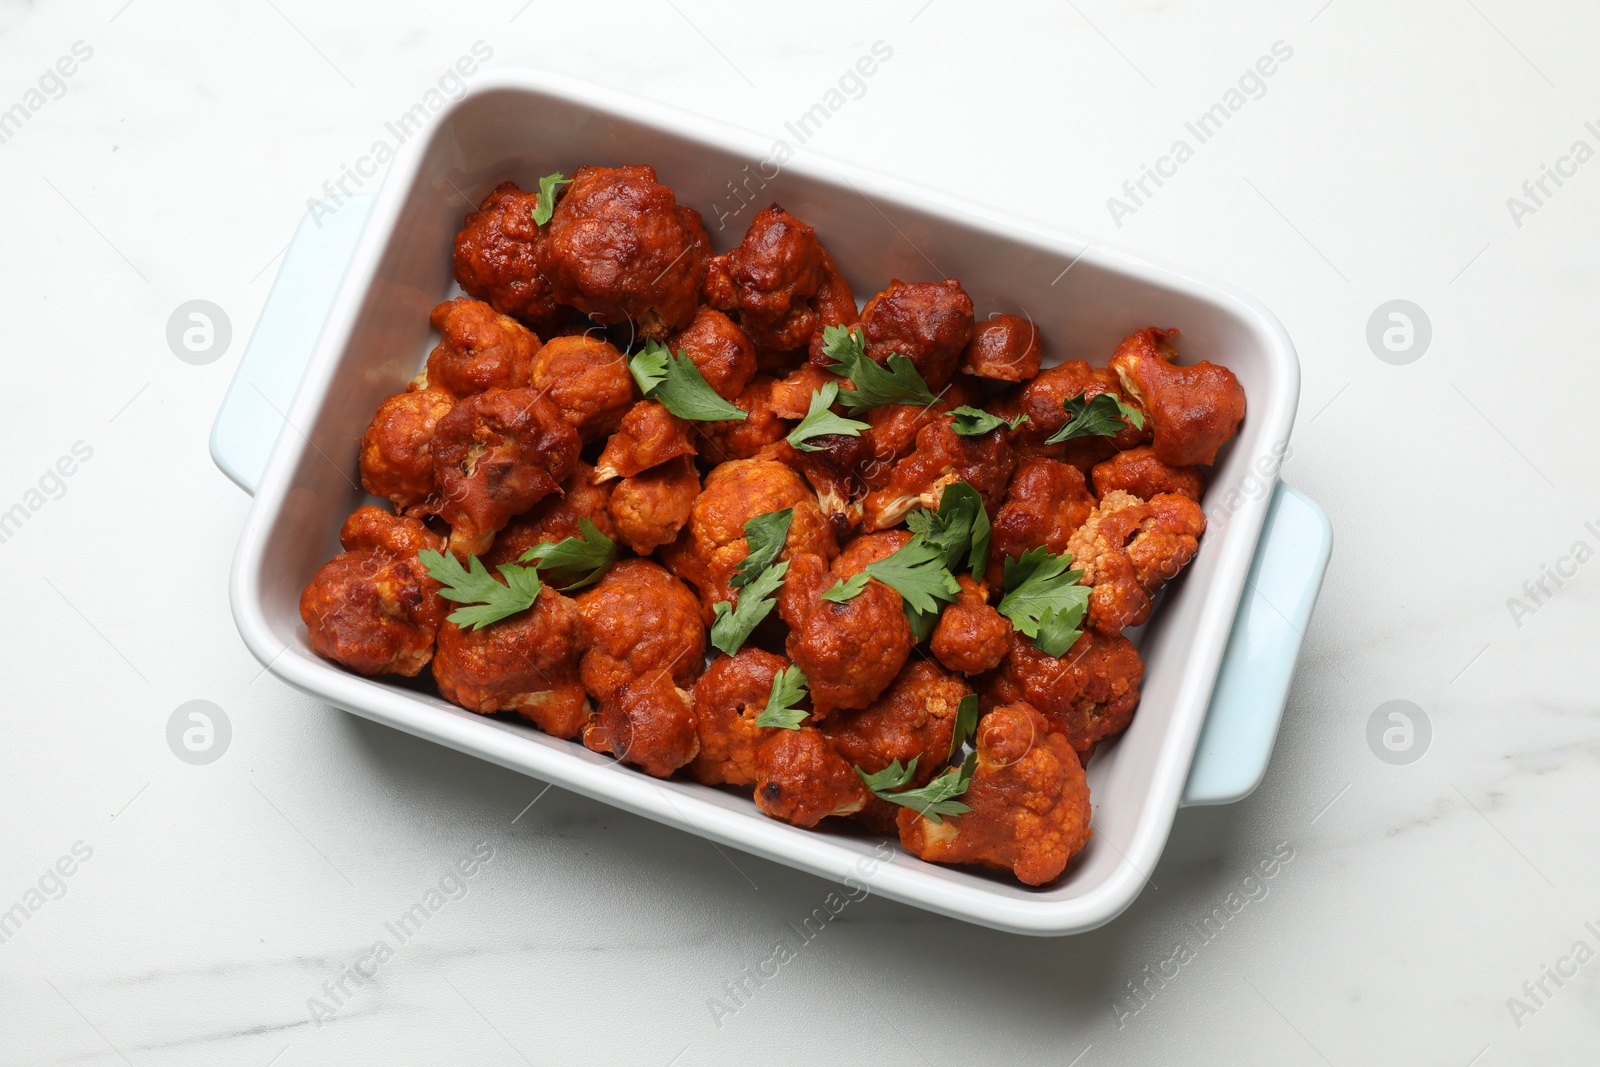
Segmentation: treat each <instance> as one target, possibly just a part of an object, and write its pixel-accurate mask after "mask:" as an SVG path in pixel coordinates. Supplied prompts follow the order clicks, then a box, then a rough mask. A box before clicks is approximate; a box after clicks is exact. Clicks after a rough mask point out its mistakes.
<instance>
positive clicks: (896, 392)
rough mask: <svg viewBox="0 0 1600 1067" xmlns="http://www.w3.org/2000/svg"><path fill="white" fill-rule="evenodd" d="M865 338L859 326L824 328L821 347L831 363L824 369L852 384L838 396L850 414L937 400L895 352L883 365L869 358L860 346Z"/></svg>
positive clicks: (913, 368)
mask: <svg viewBox="0 0 1600 1067" xmlns="http://www.w3.org/2000/svg"><path fill="white" fill-rule="evenodd" d="M865 337H866V335H865V334H864V333H863V332H862V330H861V328H860V327H859V326H854V327H846V326H824V327H823V328H822V347H823V351H824V352H826V353H827V354H828V358H829V359H831V360H833V362H832V363H830V364H828V369H829V370H831V371H833V373H835V374H839V375H843V376H844V377H846V378H849V379H850V380H851V381H852V382H854V383H855V389H854V391H851V390H846V391H844V392H843V393H841V394H840V395H839V401H840V403H842V404H844V406H845V407H846V408H848V409H849V410H850V413H851V414H855V413H856V412H858V411H864V410H865V409H867V408H876V407H882V406H883V405H885V404H933V403H936V402H937V401H938V399H939V398H938V397H936V396H934V395H933V393H932V392H931V391H930V390H929V389H928V383H927V382H925V381H923V379H922V375H920V374H918V373H917V368H916V367H914V366H912V363H911V361H910V360H909V359H907V358H906V357H905V356H902V355H901V354H900V353H898V352H896V353H894V354H892V355H891V356H890V357H889V358H888V359H887V360H886V361H884V362H883V363H881V364H880V363H876V362H874V361H873V360H871V359H869V358H868V356H867V350H866V348H865V346H864V339H865Z"/></svg>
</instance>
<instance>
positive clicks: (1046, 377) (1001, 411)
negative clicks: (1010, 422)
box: [990, 359, 1150, 471]
mask: <svg viewBox="0 0 1600 1067" xmlns="http://www.w3.org/2000/svg"><path fill="white" fill-rule="evenodd" d="M1101 393H1114V394H1116V395H1117V396H1119V397H1121V398H1122V400H1123V402H1124V403H1126V404H1127V405H1128V406H1129V407H1131V408H1134V409H1135V410H1138V411H1141V413H1142V408H1141V407H1140V403H1139V399H1138V397H1135V396H1130V395H1128V393H1127V390H1125V389H1123V388H1122V386H1121V385H1120V384H1119V383H1118V381H1117V377H1116V375H1115V374H1113V373H1112V372H1111V371H1109V370H1106V369H1105V368H1100V367H1091V366H1089V364H1087V363H1085V362H1084V361H1083V360H1081V359H1069V360H1067V361H1066V362H1065V363H1058V364H1057V365H1056V366H1054V367H1046V368H1045V369H1044V370H1042V371H1040V372H1039V373H1038V375H1037V376H1036V377H1034V378H1033V380H1032V381H1030V382H1028V383H1027V384H1026V385H1024V386H1023V387H1022V388H1021V389H1020V390H1018V391H1017V392H1016V393H1014V394H1012V395H1010V396H1008V397H1006V398H1005V399H1004V400H1003V401H1001V402H1000V403H997V404H993V405H991V406H990V410H991V411H993V412H994V413H995V414H996V415H1002V416H1004V417H1006V418H1015V417H1016V416H1018V415H1026V416H1028V421H1027V422H1024V423H1023V424H1022V425H1020V426H1018V427H1017V428H1016V430H1014V431H1013V432H1012V434H1011V444H1012V446H1013V447H1014V448H1016V450H1017V452H1018V453H1019V454H1020V455H1024V456H1047V457H1049V458H1050V459H1059V460H1064V461H1066V462H1067V463H1070V464H1072V465H1073V466H1074V467H1077V468H1078V469H1079V470H1083V471H1087V470H1088V469H1089V468H1090V467H1092V466H1094V465H1095V464H1096V463H1099V462H1100V461H1101V460H1103V459H1105V458H1106V457H1108V456H1110V455H1112V454H1113V453H1115V452H1117V451H1118V450H1120V449H1124V448H1132V447H1133V446H1134V445H1138V444H1142V443H1144V442H1145V441H1148V440H1150V422H1149V419H1148V418H1147V419H1146V420H1145V426H1144V429H1142V430H1141V429H1137V428H1135V427H1134V426H1132V425H1131V424H1128V425H1124V426H1123V428H1122V429H1121V430H1119V431H1118V432H1117V434H1116V436H1115V437H1094V436H1090V437H1076V438H1073V439H1072V440H1070V441H1060V442H1057V443H1056V444H1053V445H1052V444H1046V443H1045V442H1046V441H1047V440H1048V439H1049V438H1050V437H1053V436H1054V435H1055V433H1056V431H1057V430H1060V429H1061V428H1062V427H1063V426H1065V425H1066V424H1067V409H1066V406H1065V405H1066V402H1067V401H1068V400H1071V399H1072V398H1073V397H1076V396H1079V395H1081V396H1082V397H1083V399H1084V400H1086V401H1087V400H1093V399H1094V398H1095V397H1097V396H1099V395H1100V394H1101Z"/></svg>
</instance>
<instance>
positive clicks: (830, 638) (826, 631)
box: [778, 553, 912, 721]
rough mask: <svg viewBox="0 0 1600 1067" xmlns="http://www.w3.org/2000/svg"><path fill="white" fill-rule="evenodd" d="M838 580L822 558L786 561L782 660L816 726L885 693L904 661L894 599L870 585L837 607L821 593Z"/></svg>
mask: <svg viewBox="0 0 1600 1067" xmlns="http://www.w3.org/2000/svg"><path fill="white" fill-rule="evenodd" d="M841 577H842V575H841V574H839V573H836V572H832V571H829V570H828V566H827V564H826V563H825V562H824V561H823V559H822V557H821V556H815V555H812V554H810V553H801V554H799V555H796V556H794V557H793V558H791V559H790V560H789V573H788V574H787V575H786V576H785V578H784V583H783V590H782V592H780V593H779V595H778V612H779V614H780V615H782V617H783V621H784V622H786V623H788V624H789V628H790V629H789V637H788V641H787V644H786V646H785V647H786V649H787V651H788V653H789V658H790V659H791V660H793V661H794V662H795V664H796V665H798V666H799V668H800V669H801V670H802V671H804V672H805V676H806V679H807V681H808V682H809V683H810V687H811V703H812V707H813V708H814V709H815V710H814V711H813V712H812V714H813V716H814V717H815V718H816V719H817V720H818V721H821V720H823V719H825V718H827V716H828V715H829V714H830V713H832V712H833V711H834V710H835V709H836V708H864V707H866V706H867V705H868V704H871V703H872V702H873V701H874V700H876V699H877V698H878V695H879V694H880V693H882V692H883V691H884V690H885V689H887V688H889V685H890V683H891V682H893V681H894V679H895V676H896V675H897V674H899V673H900V668H901V667H903V666H905V663H906V659H907V657H909V656H910V655H911V647H912V639H911V624H910V623H908V622H907V621H906V614H905V611H904V610H903V609H902V608H901V606H900V594H899V593H897V592H895V591H894V590H893V589H890V588H889V587H888V586H886V585H884V584H883V583H882V582H880V581H878V580H877V579H876V578H874V579H871V580H869V581H868V582H867V584H866V585H865V586H864V587H863V588H862V590H861V592H860V593H858V594H856V595H855V596H853V597H851V598H850V599H849V600H847V601H845V602H844V603H842V604H840V603H835V602H834V601H831V600H823V599H822V594H823V593H825V592H827V591H828V590H829V589H831V588H832V587H833V586H834V584H835V583H836V582H838V581H839V579H840V578H841Z"/></svg>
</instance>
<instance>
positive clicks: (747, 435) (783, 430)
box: [694, 374, 790, 463]
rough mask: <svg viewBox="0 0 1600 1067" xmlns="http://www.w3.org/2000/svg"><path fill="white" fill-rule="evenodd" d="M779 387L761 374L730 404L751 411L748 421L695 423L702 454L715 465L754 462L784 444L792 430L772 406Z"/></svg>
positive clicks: (774, 381)
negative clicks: (761, 455) (735, 460)
mask: <svg viewBox="0 0 1600 1067" xmlns="http://www.w3.org/2000/svg"><path fill="white" fill-rule="evenodd" d="M776 384H777V382H776V380H775V379H773V378H770V377H768V376H767V375H765V374H758V375H756V376H755V377H754V378H751V379H750V384H749V385H747V386H745V387H744V389H742V390H741V391H740V393H739V395H738V396H736V397H734V398H733V399H731V400H730V401H729V403H731V404H732V405H733V406H734V407H736V408H743V409H744V410H745V411H748V412H749V413H750V414H749V417H747V418H743V419H729V420H728V421H727V422H697V423H695V424H694V428H695V431H696V432H697V433H698V434H699V435H700V446H699V448H700V454H701V455H702V456H704V457H705V458H706V459H708V460H710V461H711V462H713V463H725V462H727V461H728V460H730V459H754V458H756V457H757V456H759V455H760V454H761V453H762V452H764V451H766V450H767V449H769V448H771V447H772V446H773V445H775V444H777V443H778V442H779V441H782V440H783V439H784V437H786V436H787V435H788V433H789V429H790V427H789V424H788V423H787V422H785V421H784V420H783V419H782V418H780V417H779V416H778V412H777V410H776V409H775V408H774V407H773V406H772V387H773V386H774V385H776Z"/></svg>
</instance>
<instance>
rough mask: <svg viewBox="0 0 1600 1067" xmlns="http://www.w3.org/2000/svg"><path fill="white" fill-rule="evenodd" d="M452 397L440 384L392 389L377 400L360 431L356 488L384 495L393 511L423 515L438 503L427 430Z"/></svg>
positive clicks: (448, 406) (430, 433)
mask: <svg viewBox="0 0 1600 1067" xmlns="http://www.w3.org/2000/svg"><path fill="white" fill-rule="evenodd" d="M454 406H455V398H454V397H452V396H451V395H450V394H449V393H447V392H445V391H444V390H443V389H415V390H409V391H407V392H404V393H396V394H394V395H393V396H391V397H389V398H388V399H386V400H385V401H384V402H383V403H382V404H379V405H378V413H377V414H376V415H374V416H373V417H372V422H371V423H370V424H368V426H367V432H366V433H364V434H362V435H361V460H360V463H361V488H363V489H365V490H366V491H367V492H369V493H371V494H372V495H373V496H381V497H388V499H389V502H390V503H392V504H393V505H394V507H395V510H396V511H398V512H400V513H401V514H406V515H426V514H428V513H429V512H430V511H431V510H433V509H435V508H437V507H438V505H439V487H438V485H437V484H436V483H435V482H434V480H433V434H434V431H435V430H436V429H437V428H438V426H439V420H440V419H442V418H444V417H445V416H446V415H447V414H449V413H450V409H451V408H452V407H454Z"/></svg>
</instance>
